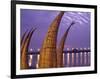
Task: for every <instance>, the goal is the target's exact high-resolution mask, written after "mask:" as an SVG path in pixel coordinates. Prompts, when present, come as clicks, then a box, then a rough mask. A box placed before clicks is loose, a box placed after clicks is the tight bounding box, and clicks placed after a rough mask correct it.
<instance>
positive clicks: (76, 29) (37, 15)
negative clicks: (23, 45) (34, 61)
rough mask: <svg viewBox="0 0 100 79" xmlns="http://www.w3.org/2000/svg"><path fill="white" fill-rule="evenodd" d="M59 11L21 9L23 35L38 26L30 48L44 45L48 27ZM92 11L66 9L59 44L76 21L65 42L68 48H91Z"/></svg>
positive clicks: (60, 28) (59, 32)
mask: <svg viewBox="0 0 100 79" xmlns="http://www.w3.org/2000/svg"><path fill="white" fill-rule="evenodd" d="M58 13H59V11H49V10H34V9H21V11H20V15H21V17H20V18H21V26H20V27H21V37H22V35H23V33H24V32H25V31H26V30H28V31H29V30H30V29H31V28H32V27H33V28H37V29H36V31H35V32H34V33H33V36H32V38H31V42H30V46H29V48H32V49H35V50H37V49H39V48H41V46H42V43H43V40H44V38H45V35H46V33H47V31H48V27H49V26H50V24H51V23H52V21H53V20H54V18H55V17H56V16H57V15H58ZM90 16H91V14H90V12H78V11H76V12H72V11H68V12H67V11H66V12H65V13H64V16H63V17H62V20H61V23H60V27H59V30H58V36H57V44H59V41H60V40H61V37H62V35H63V34H64V32H65V31H66V29H67V28H68V27H69V25H70V24H71V22H72V21H75V22H76V23H75V25H73V26H72V27H71V29H70V31H69V34H68V38H67V40H66V43H65V49H66V48H90V19H91V17H90Z"/></svg>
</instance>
